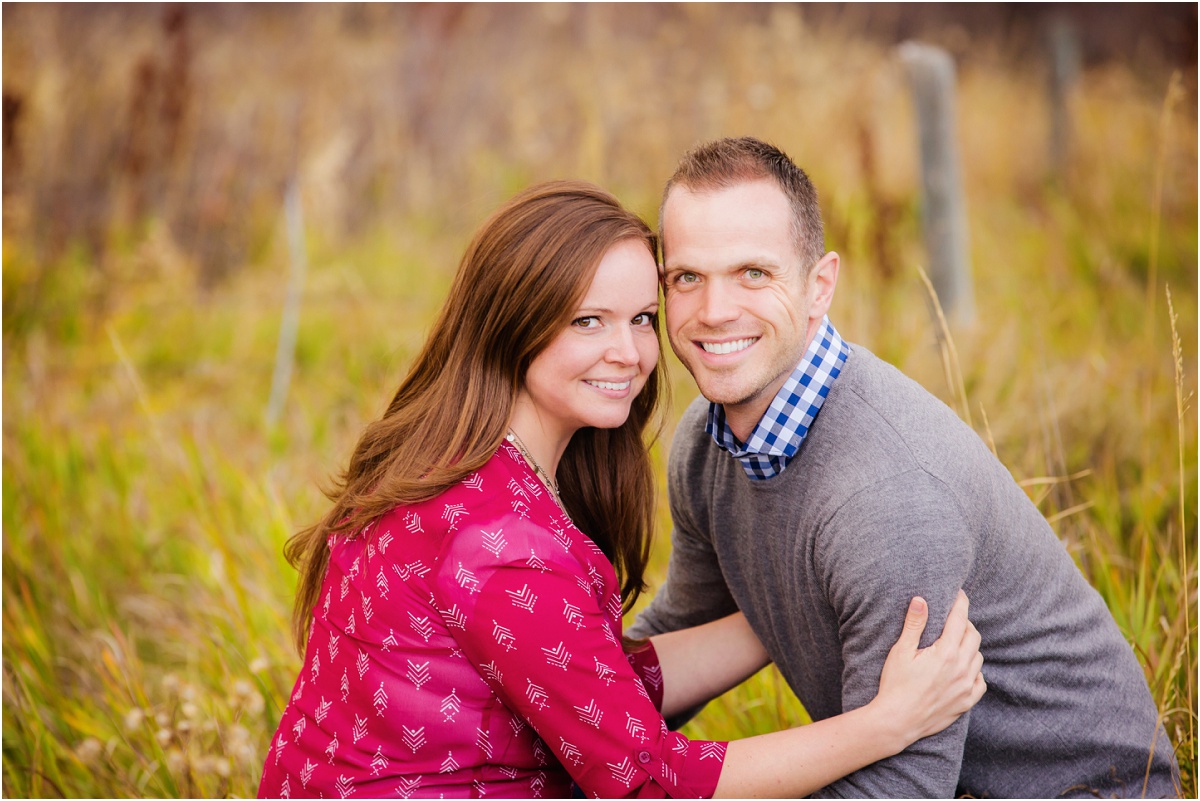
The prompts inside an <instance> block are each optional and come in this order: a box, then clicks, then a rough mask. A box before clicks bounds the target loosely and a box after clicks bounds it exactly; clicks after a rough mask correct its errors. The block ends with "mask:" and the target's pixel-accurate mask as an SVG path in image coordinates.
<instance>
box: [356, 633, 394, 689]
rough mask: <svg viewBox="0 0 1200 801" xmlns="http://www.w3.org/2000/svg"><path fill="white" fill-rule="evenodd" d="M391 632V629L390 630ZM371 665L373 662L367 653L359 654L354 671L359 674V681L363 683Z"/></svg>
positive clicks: (361, 652)
mask: <svg viewBox="0 0 1200 801" xmlns="http://www.w3.org/2000/svg"><path fill="white" fill-rule="evenodd" d="M389 631H390V629H389ZM370 664H371V660H370V659H369V658H368V657H367V654H366V652H364V651H359V652H358V660H357V661H356V662H355V663H354V669H355V670H356V671H357V672H358V678H359V681H362V677H363V674H365V673H366V672H367V667H368V666H369V665H370Z"/></svg>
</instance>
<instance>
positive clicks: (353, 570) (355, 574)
mask: <svg viewBox="0 0 1200 801" xmlns="http://www.w3.org/2000/svg"><path fill="white" fill-rule="evenodd" d="M361 561H362V557H361V556H356V557H354V564H352V565H350V578H358V571H359V569H360V568H359V562H361Z"/></svg>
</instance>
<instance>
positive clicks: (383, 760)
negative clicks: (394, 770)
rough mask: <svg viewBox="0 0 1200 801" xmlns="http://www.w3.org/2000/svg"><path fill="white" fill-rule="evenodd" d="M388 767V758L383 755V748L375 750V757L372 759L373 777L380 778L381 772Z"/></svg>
mask: <svg viewBox="0 0 1200 801" xmlns="http://www.w3.org/2000/svg"><path fill="white" fill-rule="evenodd" d="M387 766H388V761H387V757H385V756H384V755H383V746H382V745H381V746H379V747H378V748H376V749H375V756H373V757H372V758H371V775H372V776H378V775H379V771H381V770H383V769H384V768H386V767H387Z"/></svg>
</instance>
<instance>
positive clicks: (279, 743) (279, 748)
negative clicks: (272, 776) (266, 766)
mask: <svg viewBox="0 0 1200 801" xmlns="http://www.w3.org/2000/svg"><path fill="white" fill-rule="evenodd" d="M285 745H287V741H285V740H284V739H283V732H279V735H278V736H277V737H276V738H275V764H276V765H278V764H279V758H280V757H281V756H283V747H284V746H285Z"/></svg>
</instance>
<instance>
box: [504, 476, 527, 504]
mask: <svg viewBox="0 0 1200 801" xmlns="http://www.w3.org/2000/svg"><path fill="white" fill-rule="evenodd" d="M508 491H509V492H511V493H512V494H513V495H514V496H516V497H518V498H521V499H522V500H526V501H527V500H529V493H528V492H526V491H525V488H524V487H522V486H521V485H520V484H518V483H517V480H516V479H515V478H510V479H509V480H508Z"/></svg>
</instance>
